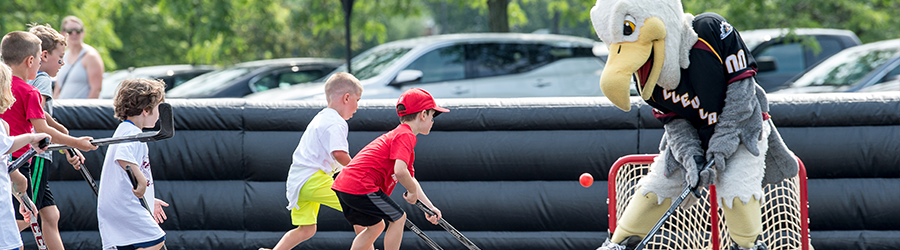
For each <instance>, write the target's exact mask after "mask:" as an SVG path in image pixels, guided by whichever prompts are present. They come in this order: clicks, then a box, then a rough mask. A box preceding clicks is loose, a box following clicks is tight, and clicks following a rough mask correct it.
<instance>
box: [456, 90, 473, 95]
mask: <svg viewBox="0 0 900 250" xmlns="http://www.w3.org/2000/svg"><path fill="white" fill-rule="evenodd" d="M453 93H454V94H457V95H464V94H468V93H469V90H468V89H456V91H453Z"/></svg>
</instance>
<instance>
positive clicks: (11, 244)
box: [0, 124, 27, 249]
mask: <svg viewBox="0 0 900 250" xmlns="http://www.w3.org/2000/svg"><path fill="white" fill-rule="evenodd" d="M7 134H9V133H8V132H7V131H6V129H5V128H3V125H2V124H0V154H2V155H0V167H2V168H3V170H2V171H0V172H2V173H0V249H14V248H19V247H20V246H22V236H21V235H20V234H19V227H18V226H16V213H18V212H19V211H16V210H15V209H14V208H13V203H12V199H13V198H12V182H10V180H9V172H7V170H6V169H7V168H9V154H6V152H9V148H10V147H12V144H13V139H12V137H9V136H8V135H7ZM26 147H27V146H26Z"/></svg>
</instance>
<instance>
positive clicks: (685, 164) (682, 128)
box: [660, 119, 716, 186]
mask: <svg viewBox="0 0 900 250" xmlns="http://www.w3.org/2000/svg"><path fill="white" fill-rule="evenodd" d="M665 130H666V133H665V134H664V135H663V140H662V143H661V145H660V150H661V151H662V150H665V153H666V156H665V157H666V171H665V175H666V176H667V177H668V176H671V175H672V173H674V172H675V170H678V169H684V170H685V172H684V173H685V181H686V182H687V183H688V184H690V185H691V186H695V185H697V184H698V182H699V184H700V185H703V186H708V185H711V184H713V183H712V182H713V181H714V180H715V179H716V178H715V172H713V170H712V169H709V171H704V173H702V174H698V173H697V167H698V165H703V164H705V162H702V161H701V162H697V158H695V157H696V156H700V160H705V159H704V158H703V155H704V154H703V148H701V146H700V136H699V134H698V133H697V128H694V126H693V125H691V123H690V122H688V121H687V120H685V119H674V120H672V121H670V122H669V123H666V125H665Z"/></svg>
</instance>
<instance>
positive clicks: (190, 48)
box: [0, 0, 900, 70]
mask: <svg viewBox="0 0 900 250" xmlns="http://www.w3.org/2000/svg"><path fill="white" fill-rule="evenodd" d="M487 1H488V0H474V1H473V0H395V1H371V0H356V1H355V4H354V7H353V13H352V16H351V27H352V28H351V40H352V42H351V43H352V46H353V47H352V48H351V50H352V52H353V54H358V53H360V52H362V51H363V50H365V49H368V48H371V47H373V46H376V45H378V44H381V43H384V42H388V41H393V40H398V39H406V38H411V37H417V36H422V35H428V34H447V33H462V32H487V31H488V30H489V28H488V21H487V20H488V17H487V15H488V11H487V7H488V5H487ZM594 4H595V1H594V0H509V4H508V7H507V14H508V18H509V25H510V27H509V30H510V32H525V33H528V32H535V31H542V32H549V33H558V34H566V35H574V36H580V37H587V38H592V39H596V36H595V35H594V34H593V29H592V28H591V23H590V13H589V11H590V9H591V7H593V6H594ZM683 4H684V7H685V10H686V12H690V13H695V14H699V13H703V12H716V13H719V14H721V15H722V16H724V17H726V18H727V19H728V20H729V22H731V23H732V24H733V25H734V26H735V27H737V28H738V29H739V30H749V29H761V28H801V27H820V28H838V29H849V30H852V31H854V32H856V33H857V35H858V36H859V37H860V39H861V40H862V41H863V42H873V41H878V40H884V39H892V38H898V37H900V29H897V28H896V27H900V18H894V17H897V16H900V1H896V0H819V1H809V0H781V1H773V0H731V1H713V0H683ZM67 15H75V16H78V17H79V18H81V19H82V20H84V21H85V26H86V30H87V31H86V35H85V43H87V44H90V45H92V46H94V47H95V48H97V49H98V50H99V51H100V54H101V56H102V57H103V60H104V64H105V65H106V68H107V70H114V69H118V68H127V67H140V66H150V65H161V64H183V63H189V64H217V65H230V64H234V63H238V62H243V61H250V60H260V59H270V58H283V57H334V58H342V57H345V56H346V51H345V47H344V46H345V44H344V41H345V40H344V39H345V30H344V13H343V8H342V6H341V1H336V0H329V1H321V0H189V1H185V0H41V1H34V0H0V33H2V34H6V33H8V32H10V31H15V30H26V29H27V24H29V23H48V24H50V25H51V26H53V27H55V28H57V29H58V28H59V25H60V22H61V20H62V18H63V17H65V16H67Z"/></svg>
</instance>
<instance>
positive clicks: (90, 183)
mask: <svg viewBox="0 0 900 250" xmlns="http://www.w3.org/2000/svg"><path fill="white" fill-rule="evenodd" d="M66 151H68V152H69V155H72V156H74V155H75V150H74V149H71V148H69V149H66ZM78 168H79V170H80V172H81V177H84V180H85V181H87V183H88V186H91V191H94V196H95V197H96V196H98V192H99V190H98V189H99V188H98V187H97V183H96V182H94V176H91V172H88V169H87V167H86V166H84V164H78Z"/></svg>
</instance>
